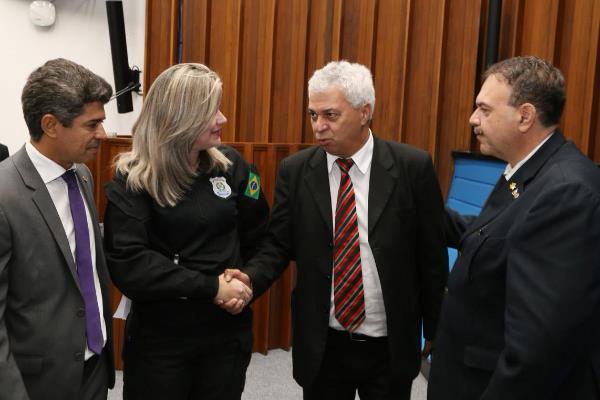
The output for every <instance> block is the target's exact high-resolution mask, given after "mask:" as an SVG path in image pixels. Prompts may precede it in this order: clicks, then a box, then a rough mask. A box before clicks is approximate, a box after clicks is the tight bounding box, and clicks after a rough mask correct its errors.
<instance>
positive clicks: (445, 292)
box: [444, 286, 448, 294]
mask: <svg viewBox="0 0 600 400" xmlns="http://www.w3.org/2000/svg"><path fill="white" fill-rule="evenodd" d="M444 294H448V286H446V287H445V288H444Z"/></svg>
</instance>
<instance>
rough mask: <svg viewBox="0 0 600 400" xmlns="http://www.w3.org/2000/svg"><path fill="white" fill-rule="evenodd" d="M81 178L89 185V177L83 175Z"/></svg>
mask: <svg viewBox="0 0 600 400" xmlns="http://www.w3.org/2000/svg"><path fill="white" fill-rule="evenodd" d="M81 178H82V179H83V181H84V182H85V183H87V181H88V179H87V176H85V175H83V176H82V177H81Z"/></svg>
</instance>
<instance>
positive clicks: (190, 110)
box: [115, 63, 231, 207]
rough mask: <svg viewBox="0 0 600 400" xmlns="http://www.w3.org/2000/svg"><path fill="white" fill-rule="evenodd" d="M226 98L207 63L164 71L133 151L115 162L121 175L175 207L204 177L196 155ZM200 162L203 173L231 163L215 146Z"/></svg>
mask: <svg viewBox="0 0 600 400" xmlns="http://www.w3.org/2000/svg"><path fill="white" fill-rule="evenodd" d="M221 95H222V82H221V79H220V78H219V76H218V75H217V74H216V73H215V72H213V71H211V70H210V69H209V68H208V67H206V66H204V65H202V64H195V63H185V64H177V65H174V66H172V67H170V68H169V69H167V70H165V71H164V72H162V73H161V74H160V75H159V76H158V78H156V80H155V81H154V83H153V84H152V87H150V90H149V91H148V94H147V95H146V98H145V99H144V105H143V107H142V111H141V113H140V116H139V117H138V119H137V121H136V122H135V124H134V125H133V131H132V137H133V143H132V149H131V151H129V152H126V153H122V154H120V155H119V156H117V158H116V160H115V166H116V169H117V171H118V172H120V173H122V174H124V175H126V176H127V188H128V189H130V190H133V191H135V192H140V191H146V192H148V193H149V194H150V196H151V197H152V198H153V199H154V200H155V201H156V202H157V203H158V204H159V205H160V206H162V207H165V206H171V207H172V206H175V205H176V204H177V203H178V202H179V201H180V200H181V199H182V198H183V197H184V195H185V193H186V192H187V191H188V190H189V189H190V187H191V186H192V184H193V182H194V178H195V177H196V176H197V174H198V171H197V170H196V169H194V167H193V166H192V165H190V152H191V151H192V146H193V145H194V143H195V141H196V139H197V138H198V135H199V134H200V132H202V131H203V130H204V129H206V127H207V126H208V124H209V122H210V120H211V118H212V117H213V116H214V115H215V114H216V113H217V111H218V110H219V105H220V102H221ZM198 160H199V162H200V163H199V169H200V170H201V171H203V172H206V171H208V172H210V171H213V170H215V169H217V170H221V171H226V170H227V169H228V168H229V166H230V165H231V161H230V160H229V159H228V158H227V157H226V156H225V155H224V154H223V153H222V152H221V151H219V150H218V149H217V148H215V147H213V148H209V149H206V150H203V151H201V152H200V154H199V155H198Z"/></svg>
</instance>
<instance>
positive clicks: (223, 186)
mask: <svg viewBox="0 0 600 400" xmlns="http://www.w3.org/2000/svg"><path fill="white" fill-rule="evenodd" d="M209 181H210V183H212V187H213V192H215V194H216V195H217V196H219V197H222V198H224V199H226V198H228V197H229V196H231V187H230V186H229V185H228V184H227V181H226V180H225V178H224V177H222V176H218V177H216V178H210V179H209Z"/></svg>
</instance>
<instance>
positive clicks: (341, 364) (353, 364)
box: [303, 329, 412, 400]
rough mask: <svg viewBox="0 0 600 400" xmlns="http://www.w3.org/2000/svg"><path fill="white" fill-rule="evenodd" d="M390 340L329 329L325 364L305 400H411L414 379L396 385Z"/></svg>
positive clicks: (306, 388)
mask: <svg viewBox="0 0 600 400" xmlns="http://www.w3.org/2000/svg"><path fill="white" fill-rule="evenodd" d="M389 371H390V368H389V348H388V342H387V338H369V337H365V336H362V335H359V336H357V337H351V336H350V335H349V334H348V333H347V332H341V331H336V330H333V329H329V335H328V337H327V346H326V350H325V355H324V358H323V363H322V364H321V368H320V370H319V373H318V375H317V378H316V380H315V382H314V383H313V384H312V385H310V386H308V387H305V388H303V389H304V400H354V398H355V396H356V392H357V391H358V395H359V397H360V399H361V400H388V399H390V400H391V399H394V400H409V399H410V391H411V388H412V379H409V378H407V380H406V381H405V382H395V381H392V378H391V376H390V374H389Z"/></svg>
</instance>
